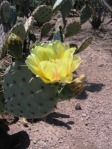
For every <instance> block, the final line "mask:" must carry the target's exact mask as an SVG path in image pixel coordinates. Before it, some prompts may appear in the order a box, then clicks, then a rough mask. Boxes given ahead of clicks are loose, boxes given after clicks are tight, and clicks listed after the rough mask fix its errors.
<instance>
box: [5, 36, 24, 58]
mask: <svg viewBox="0 0 112 149" xmlns="http://www.w3.org/2000/svg"><path fill="white" fill-rule="evenodd" d="M8 51H9V52H10V54H11V55H12V57H14V58H15V59H17V60H18V59H21V58H22V55H23V48H22V40H21V38H20V37H19V36H17V35H15V34H13V33H12V34H11V35H9V38H8Z"/></svg>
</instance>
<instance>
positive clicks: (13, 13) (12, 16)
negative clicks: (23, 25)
mask: <svg viewBox="0 0 112 149" xmlns="http://www.w3.org/2000/svg"><path fill="white" fill-rule="evenodd" d="M16 20H17V12H16V8H15V6H10V17H9V23H10V27H13V25H14V24H15V23H16Z"/></svg>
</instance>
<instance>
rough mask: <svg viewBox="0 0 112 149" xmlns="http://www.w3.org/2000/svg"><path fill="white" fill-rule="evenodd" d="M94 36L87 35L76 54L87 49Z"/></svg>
mask: <svg viewBox="0 0 112 149" xmlns="http://www.w3.org/2000/svg"><path fill="white" fill-rule="evenodd" d="M92 40H93V38H92V37H91V36H90V37H87V38H86V39H85V40H84V41H83V42H82V44H81V45H80V47H79V48H78V49H77V50H76V52H75V53H76V54H77V53H79V52H82V51H83V50H85V49H86V48H87V47H88V46H89V45H90V44H91V42H92Z"/></svg>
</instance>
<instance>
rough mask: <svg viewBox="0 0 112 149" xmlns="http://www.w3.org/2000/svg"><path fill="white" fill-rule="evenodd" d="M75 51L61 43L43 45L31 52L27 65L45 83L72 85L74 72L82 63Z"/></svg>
mask: <svg viewBox="0 0 112 149" xmlns="http://www.w3.org/2000/svg"><path fill="white" fill-rule="evenodd" d="M75 50H76V48H70V47H69V46H68V45H65V44H63V43H62V42H60V41H54V42H51V43H45V44H41V45H40V46H36V47H35V48H34V49H32V50H31V54H30V55H29V56H28V57H27V59H26V64H27V66H28V67H29V69H30V70H31V71H32V72H33V73H34V74H35V75H36V76H37V77H40V78H41V79H42V80H43V81H44V83H55V82H60V83H71V82H72V79H73V72H74V71H75V70H76V69H77V68H78V66H79V65H80V63H81V59H80V58H79V57H78V56H74V52H75Z"/></svg>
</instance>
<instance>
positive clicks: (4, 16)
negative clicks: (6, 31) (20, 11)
mask: <svg viewBox="0 0 112 149" xmlns="http://www.w3.org/2000/svg"><path fill="white" fill-rule="evenodd" d="M0 10H1V20H2V23H3V24H7V23H8V21H9V17H10V4H9V2H8V1H7V0H4V1H3V2H2V3H1V5H0Z"/></svg>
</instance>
